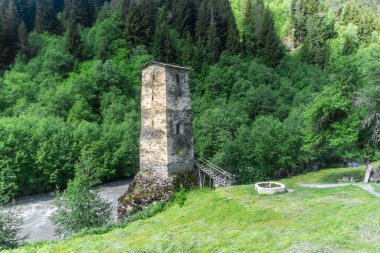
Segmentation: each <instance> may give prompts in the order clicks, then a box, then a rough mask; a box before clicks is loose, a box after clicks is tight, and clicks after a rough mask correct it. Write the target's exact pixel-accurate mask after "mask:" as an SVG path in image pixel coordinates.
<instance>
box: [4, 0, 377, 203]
mask: <svg viewBox="0 0 380 253" xmlns="http://www.w3.org/2000/svg"><path fill="white" fill-rule="evenodd" d="M37 2H38V11H36V13H34V11H32V10H31V9H30V8H29V7H26V6H24V7H23V8H20V3H19V1H8V0H0V21H1V22H0V24H1V25H0V47H1V48H5V51H4V50H3V51H2V52H0V58H1V57H2V56H4V57H3V58H1V59H2V60H1V59H0V65H1V64H3V65H2V66H3V67H8V69H7V70H6V71H2V72H1V77H0V128H1V132H0V135H1V143H0V192H1V194H3V193H5V192H9V194H10V196H11V197H14V196H17V195H22V194H29V193H34V192H41V191H48V190H52V189H55V188H56V187H59V188H60V189H63V188H65V187H66V184H67V182H68V181H69V180H70V179H72V178H73V177H74V175H75V172H77V173H83V174H85V175H87V176H88V177H89V178H90V179H91V181H92V182H96V183H101V182H103V181H107V180H113V179H116V178H120V177H125V176H128V177H129V176H133V175H134V174H135V173H136V171H137V170H138V138H139V129H140V111H139V110H140V109H139V108H140V105H139V101H140V82H141V80H140V79H141V77H140V70H141V67H142V66H143V64H145V63H146V62H147V61H149V60H160V61H165V62H169V63H177V64H181V65H184V66H188V67H191V69H192V70H191V73H190V74H191V76H190V77H191V78H190V80H191V83H190V85H191V89H192V94H193V97H192V102H193V125H194V137H195V153H196V155H197V156H202V157H205V158H208V159H209V160H212V161H213V162H215V163H217V164H218V165H220V166H222V167H223V168H225V169H227V170H230V171H231V172H233V173H235V174H237V175H238V176H239V179H240V180H241V181H242V182H251V181H256V180H262V179H268V178H273V177H280V176H289V175H294V174H296V173H302V172H304V171H306V170H308V168H310V167H311V166H312V165H315V164H336V163H345V162H347V161H351V160H356V159H362V157H364V156H367V155H364V153H368V154H370V156H371V157H373V158H376V157H377V156H376V155H377V150H378V147H376V146H375V147H374V146H373V145H372V146H371V144H370V142H369V140H370V139H376V138H377V137H376V135H377V132H376V131H377V130H376V131H375V137H371V136H372V135H371V133H373V132H374V131H373V124H374V123H373V122H374V121H373V120H369V121H368V119H369V118H371V117H372V118H373V115H375V114H374V113H373V111H374V110H373V109H369V108H373V106H372V104H373V102H370V104H371V106H370V105H369V104H368V103H366V104H365V105H364V103H363V106H361V107H356V106H355V101H356V98H363V97H368V100H367V101H373V100H374V99H373V98H372V96H370V94H368V92H367V90H371V92H374V91H373V90H374V89H375V88H374V87H376V86H377V85H378V83H379V82H380V78H379V74H378V66H379V64H378V63H379V61H380V47H379V45H380V43H379V41H380V39H379V33H378V28H377V27H379V26H378V25H377V24H378V22H379V19H378V17H377V16H376V10H377V7H376V5H374V4H373V2H372V1H367V2H366V3H363V4H361V3H359V2H358V1H356V0H355V1H350V2H347V1H343V2H342V1H338V2H337V1H304V0H292V1H288V0H280V1H278V0H265V1H262V0H255V1H251V0H248V1H243V0H233V1H231V3H230V1H227V0H223V1H216V0H212V1H210V0H201V1H188V0H181V1H148V2H146V1H129V0H123V1H120V2H118V1H116V2H109V3H107V4H106V5H104V7H103V8H102V10H101V11H100V13H101V14H100V17H99V19H98V20H97V21H95V17H96V16H97V13H98V12H99V10H100V5H101V4H102V3H103V1H82V0H81V1H73V0H66V1H64V3H63V2H62V1H54V10H53V9H52V6H51V1H50V0H38V1H37ZM41 3H46V13H45V12H44V13H42V12H41V11H42V9H41V6H42V5H41ZM349 3H350V4H349ZM351 3H352V4H351ZM118 4H120V6H119V5H118ZM57 12H61V14H59V15H58V16H56V15H55V14H56V13H57ZM28 13H29V14H28ZM37 13H38V14H37ZM34 14H36V15H38V18H37V17H35V18H36V19H35V20H34V18H33V17H32V16H33V15H34ZM42 14H43V15H42ZM53 14H54V15H53ZM28 15H29V16H28ZM57 17H58V20H59V23H61V25H63V26H59V25H58V24H57V25H56V26H55V25H53V24H55V23H56V22H57V20H56V18H57ZM32 19H33V21H31V20H32ZM337 21H339V22H337ZM20 22H21V23H20ZM22 22H23V23H22ZM35 23H36V29H35V30H37V31H32V30H33V27H34V24H35ZM92 24H94V25H92ZM58 28H59V29H61V28H63V30H62V31H61V32H58V30H59V29H58ZM238 28H239V31H238ZM16 30H17V34H16V33H15V31H16ZM39 31H40V32H41V31H47V32H49V33H50V34H49V33H44V34H40V33H39ZM4 32H5V33H4ZM28 33H29V34H28ZM54 33H58V35H53V34H54ZM60 34H61V35H60ZM62 34H64V35H62ZM16 36H17V37H18V38H16ZM15 38H16V39H15ZM11 41H12V43H13V41H20V44H19V45H18V44H17V43H13V44H12V43H11ZM283 42H284V43H283ZM284 45H286V47H287V48H288V49H289V50H290V51H291V52H290V53H288V54H287V53H285V50H284ZM17 52H19V54H18V56H17V57H16V58H15V55H16V53H17ZM14 58H15V60H14V63H13V65H9V63H10V62H11V61H12V60H13V59H14ZM4 64H5V65H4ZM374 93H376V92H374ZM359 94H361V95H359ZM363 94H366V95H363ZM376 94H377V93H376ZM375 104H376V103H375ZM375 111H376V109H375ZM371 115H372V116H371ZM363 122H370V123H368V124H365V125H366V126H367V127H364V128H363ZM375 124H376V123H375ZM367 151H368V152H367ZM367 157H369V155H368V156H367Z"/></svg>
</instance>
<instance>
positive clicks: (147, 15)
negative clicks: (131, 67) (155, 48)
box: [124, 0, 156, 45]
mask: <svg viewBox="0 0 380 253" xmlns="http://www.w3.org/2000/svg"><path fill="white" fill-rule="evenodd" d="M155 17H156V6H155V3H154V0H146V1H144V3H142V2H139V3H136V2H132V3H131V5H130V6H129V10H128V14H127V17H126V20H125V29H124V37H125V39H126V40H127V42H128V43H130V44H131V45H138V44H144V45H150V44H151V43H152V40H153V36H154V30H155Z"/></svg>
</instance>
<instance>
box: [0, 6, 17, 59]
mask: <svg viewBox="0 0 380 253" xmlns="http://www.w3.org/2000/svg"><path fill="white" fill-rule="evenodd" d="M19 23H20V16H19V12H18V10H17V6H16V0H8V4H7V5H6V7H5V11H4V14H3V15H2V21H1V30H2V35H1V36H2V42H3V46H2V48H3V49H2V52H1V53H0V54H1V55H2V57H4V58H3V62H4V63H6V64H9V63H10V62H12V60H13V59H14V57H15V56H16V53H17V49H18V33H17V30H18V26H19Z"/></svg>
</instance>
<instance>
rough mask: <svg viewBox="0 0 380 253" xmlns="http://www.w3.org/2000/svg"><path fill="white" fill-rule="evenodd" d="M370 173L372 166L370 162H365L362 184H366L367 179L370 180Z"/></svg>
mask: <svg viewBox="0 0 380 253" xmlns="http://www.w3.org/2000/svg"><path fill="white" fill-rule="evenodd" d="M371 172H372V166H371V163H370V161H367V162H366V167H365V177H364V183H368V181H369V178H370V176H371Z"/></svg>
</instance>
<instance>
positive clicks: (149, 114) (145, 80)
mask: <svg viewBox="0 0 380 253" xmlns="http://www.w3.org/2000/svg"><path fill="white" fill-rule="evenodd" d="M188 70H189V69H187V68H183V67H179V66H174V65H170V64H164V63H159V62H149V63H147V64H146V65H145V66H144V67H143V69H142V86H141V134H140V172H139V173H138V174H137V175H136V176H135V178H134V180H133V182H132V184H130V185H129V187H128V190H127V192H126V193H125V194H123V195H122V196H120V198H119V201H118V218H119V219H124V218H125V217H127V216H129V215H131V214H133V213H135V212H136V211H139V210H142V209H144V208H145V207H147V206H148V205H150V204H152V203H155V202H157V201H166V200H168V199H170V198H171V196H172V195H173V193H174V192H176V191H177V190H178V189H179V187H180V185H183V186H184V187H185V188H191V187H194V186H196V185H197V177H196V173H195V172H196V171H195V170H194V145H193V135H192V125H191V100H190V88H189V74H188Z"/></svg>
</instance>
